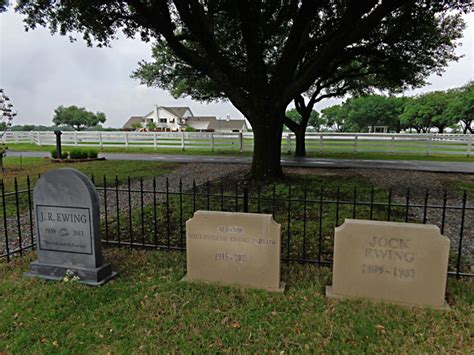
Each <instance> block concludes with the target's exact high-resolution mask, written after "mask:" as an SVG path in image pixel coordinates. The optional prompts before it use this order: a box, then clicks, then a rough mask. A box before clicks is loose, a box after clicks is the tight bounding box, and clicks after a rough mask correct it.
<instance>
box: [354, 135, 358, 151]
mask: <svg viewBox="0 0 474 355" xmlns="http://www.w3.org/2000/svg"><path fill="white" fill-rule="evenodd" d="M358 138H359V136H358V135H357V134H355V135H354V153H356V154H357V146H358V141H359V140H358Z"/></svg>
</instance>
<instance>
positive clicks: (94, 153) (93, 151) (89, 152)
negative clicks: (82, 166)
mask: <svg viewBox="0 0 474 355" xmlns="http://www.w3.org/2000/svg"><path fill="white" fill-rule="evenodd" d="M98 156H99V151H98V150H97V149H89V150H87V157H88V158H89V159H97V157H98Z"/></svg>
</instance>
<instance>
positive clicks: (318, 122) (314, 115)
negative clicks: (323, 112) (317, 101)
mask: <svg viewBox="0 0 474 355" xmlns="http://www.w3.org/2000/svg"><path fill="white" fill-rule="evenodd" d="M286 116H287V117H288V118H289V119H291V120H292V121H295V122H297V123H300V122H301V119H302V117H301V115H300V113H299V112H298V110H297V109H295V108H292V109H290V110H287V111H286ZM323 124H324V120H323V119H322V118H321V116H320V115H319V112H318V111H316V110H311V112H310V113H309V119H308V125H309V126H312V127H313V128H314V130H315V131H317V132H319V131H320V129H321V126H322V125H323Z"/></svg>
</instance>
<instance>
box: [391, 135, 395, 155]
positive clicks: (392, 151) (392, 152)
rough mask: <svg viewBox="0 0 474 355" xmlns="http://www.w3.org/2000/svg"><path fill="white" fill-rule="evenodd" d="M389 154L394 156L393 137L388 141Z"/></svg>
mask: <svg viewBox="0 0 474 355" xmlns="http://www.w3.org/2000/svg"><path fill="white" fill-rule="evenodd" d="M390 154H392V155H393V154H395V136H392V138H391V139H390Z"/></svg>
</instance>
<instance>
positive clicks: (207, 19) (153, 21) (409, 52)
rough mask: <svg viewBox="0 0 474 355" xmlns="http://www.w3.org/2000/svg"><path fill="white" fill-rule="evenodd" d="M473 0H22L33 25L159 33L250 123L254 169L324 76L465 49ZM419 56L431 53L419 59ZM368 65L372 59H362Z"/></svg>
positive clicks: (277, 151) (266, 173)
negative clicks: (296, 103)
mask: <svg viewBox="0 0 474 355" xmlns="http://www.w3.org/2000/svg"><path fill="white" fill-rule="evenodd" d="M472 7H474V5H472V4H470V3H466V2H465V1H462V0H458V1H449V2H448V1H442V2H434V1H429V0H418V1H415V0H365V1H360V0H347V1H341V2H334V1H330V0H324V1H314V0H289V1H250V0H247V1H245V0H222V1H211V0H207V1H206V0H203V1H198V0H173V1H170V0H166V1H165V0H161V1H159V0H155V1H140V0H125V1H124V0H121V1H117V0H116V1H105V0H92V1H85V0H75V1H73V0H71V1H58V2H51V1H39V0H38V1H34V0H22V1H21V2H20V3H19V6H18V8H17V9H18V10H19V11H20V12H21V13H24V14H26V15H27V18H26V24H27V26H28V27H29V28H34V27H35V26H36V25H45V26H46V25H48V26H49V28H50V29H51V30H52V31H53V32H54V31H59V32H60V33H61V34H67V33H71V32H76V31H77V32H79V33H83V35H84V38H85V39H86V40H87V41H88V42H89V43H92V42H93V40H96V41H98V43H99V44H100V45H107V44H108V43H109V41H110V39H111V38H114V37H115V33H116V32H117V30H119V29H122V30H123V32H124V33H125V34H126V35H128V36H134V35H135V34H137V33H139V34H140V35H141V36H142V38H143V39H145V40H149V39H151V38H154V39H156V40H157V41H158V42H159V43H162V44H163V45H165V46H166V47H168V48H169V49H170V52H172V53H173V55H174V56H175V57H176V58H179V60H180V62H181V63H183V64H184V65H185V66H187V67H189V68H191V69H192V71H193V72H194V73H196V74H197V75H199V77H205V78H206V79H209V80H210V81H211V82H212V85H213V87H214V88H215V91H216V92H218V93H223V94H224V95H225V97H227V98H228V99H229V100H230V101H231V102H232V103H233V104H234V106H235V107H236V108H237V109H238V110H239V111H241V112H242V113H243V115H244V116H245V117H246V118H247V119H248V121H249V122H250V124H251V126H252V129H253V132H254V137H255V142H254V151H253V161H252V169H251V171H252V173H253V176H254V177H257V178H273V177H278V176H280V175H281V174H282V170H281V165H280V156H281V135H282V131H283V124H284V120H285V110H286V107H287V106H288V104H289V103H290V102H291V101H292V100H293V99H294V98H295V97H297V96H298V95H299V94H301V93H304V92H307V91H308V90H309V89H310V87H311V86H312V85H314V83H315V82H317V81H318V79H321V78H322V79H327V78H332V77H334V75H335V74H334V73H336V72H337V70H338V68H341V67H346V66H348V65H349V63H351V62H352V61H353V60H354V58H358V57H360V56H364V57H366V58H372V59H371V61H372V60H373V61H381V62H382V61H383V60H384V58H386V55H387V54H388V53H389V52H395V53H397V55H398V57H399V61H400V63H410V62H413V63H414V64H413V65H415V66H416V65H418V63H422V68H423V69H422V70H420V71H418V73H419V75H420V77H424V76H425V75H426V74H427V73H432V72H439V71H440V70H441V69H442V68H443V67H445V66H446V64H447V63H448V62H449V61H450V60H456V59H457V58H458V57H457V56H456V55H455V54H454V52H453V50H454V48H455V47H456V45H457V43H456V40H457V39H459V38H460V37H461V35H462V30H463V28H464V23H463V21H462V19H461V17H460V11H463V10H464V11H469V10H470V9H471V8H472ZM419 58H423V60H421V61H420V59H419ZM363 63H366V61H363Z"/></svg>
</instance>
